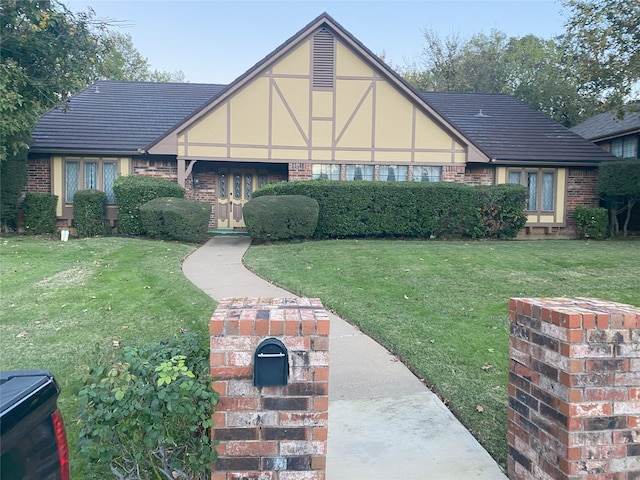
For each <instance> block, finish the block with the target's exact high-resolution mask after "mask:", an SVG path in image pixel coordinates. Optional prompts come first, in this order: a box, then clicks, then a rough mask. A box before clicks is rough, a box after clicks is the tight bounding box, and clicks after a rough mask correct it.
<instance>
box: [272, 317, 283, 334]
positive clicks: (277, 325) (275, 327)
mask: <svg viewBox="0 0 640 480" xmlns="http://www.w3.org/2000/svg"><path fill="white" fill-rule="evenodd" d="M269 335H284V320H271V321H270V322H269Z"/></svg>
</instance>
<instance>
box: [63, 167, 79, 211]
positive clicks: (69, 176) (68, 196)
mask: <svg viewBox="0 0 640 480" xmlns="http://www.w3.org/2000/svg"><path fill="white" fill-rule="evenodd" d="M79 172H80V164H79V163H78V162H66V163H65V195H64V197H65V201H66V203H71V202H73V195H74V194H75V193H76V191H77V190H78V175H79Z"/></svg>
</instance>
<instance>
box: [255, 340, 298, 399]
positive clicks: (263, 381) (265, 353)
mask: <svg viewBox="0 0 640 480" xmlns="http://www.w3.org/2000/svg"><path fill="white" fill-rule="evenodd" d="M288 382H289V353H288V352H287V347H285V345H284V343H282V342H281V341H280V340H278V339H277V338H267V339H266V340H263V341H262V342H261V343H260V345H258V348H256V352H255V354H254V356H253V384H254V385H255V386H256V387H263V386H265V387H266V386H277V385H286V384H287V383H288Z"/></svg>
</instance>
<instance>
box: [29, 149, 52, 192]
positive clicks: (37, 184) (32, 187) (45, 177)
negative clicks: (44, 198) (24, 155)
mask: <svg viewBox="0 0 640 480" xmlns="http://www.w3.org/2000/svg"><path fill="white" fill-rule="evenodd" d="M26 191H27V192H41V193H51V161H50V159H49V158H38V159H34V158H31V159H29V161H28V162H27V185H26Z"/></svg>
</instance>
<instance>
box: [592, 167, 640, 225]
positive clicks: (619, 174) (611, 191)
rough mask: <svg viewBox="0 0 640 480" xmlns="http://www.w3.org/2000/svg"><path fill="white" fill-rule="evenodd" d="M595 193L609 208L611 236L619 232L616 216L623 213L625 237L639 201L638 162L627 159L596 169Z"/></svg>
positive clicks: (639, 175)
mask: <svg viewBox="0 0 640 480" xmlns="http://www.w3.org/2000/svg"><path fill="white" fill-rule="evenodd" d="M596 191H597V192H598V194H599V195H600V196H601V197H602V198H603V199H604V200H605V201H606V202H607V205H608V206H609V227H610V229H611V235H617V234H618V233H619V232H620V226H619V222H618V215H620V214H621V213H625V219H624V223H623V228H622V231H623V233H624V236H625V237H626V236H627V233H628V227H629V221H630V220H631V212H632V210H633V207H634V206H635V204H636V203H637V202H638V200H640V162H638V160H636V159H633V158H628V159H623V160H618V161H615V162H604V163H602V164H601V165H600V167H599V169H598V183H597V185H596Z"/></svg>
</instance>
